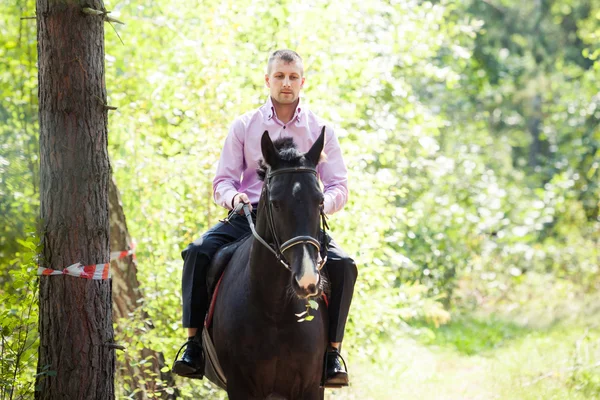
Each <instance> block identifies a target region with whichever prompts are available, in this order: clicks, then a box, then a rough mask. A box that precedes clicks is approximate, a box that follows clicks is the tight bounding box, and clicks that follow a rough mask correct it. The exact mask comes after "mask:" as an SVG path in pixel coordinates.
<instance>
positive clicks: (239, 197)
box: [231, 193, 252, 215]
mask: <svg viewBox="0 0 600 400" xmlns="http://www.w3.org/2000/svg"><path fill="white" fill-rule="evenodd" d="M240 203H244V204H248V210H249V211H250V212H252V204H250V199H248V196H247V195H246V193H237V194H236V195H235V196H233V201H232V202H231V205H232V206H233V208H235V207H236V206H237V205H238V204H240ZM239 214H240V215H244V210H242V209H240V211H239Z"/></svg>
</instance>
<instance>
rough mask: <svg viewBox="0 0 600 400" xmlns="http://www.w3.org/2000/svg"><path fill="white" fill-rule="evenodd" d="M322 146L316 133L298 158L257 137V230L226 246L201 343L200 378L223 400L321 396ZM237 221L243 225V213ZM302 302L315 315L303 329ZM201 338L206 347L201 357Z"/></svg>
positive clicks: (282, 145) (279, 143) (286, 146)
mask: <svg viewBox="0 0 600 400" xmlns="http://www.w3.org/2000/svg"><path fill="white" fill-rule="evenodd" d="M324 140H325V128H324V127H323V130H322V131H321V135H320V136H319V138H318V139H317V141H316V142H315V143H314V144H313V146H312V147H311V149H310V150H309V151H308V152H306V153H301V152H300V151H298V149H297V148H296V146H295V144H294V143H293V141H292V140H291V139H290V138H287V139H279V140H276V141H275V143H273V142H272V141H271V138H270V137H269V134H268V132H267V131H265V132H264V133H263V135H262V138H261V151H262V155H263V160H262V161H261V163H260V169H259V171H258V173H259V176H260V177H261V178H262V180H263V187H262V192H261V197H260V200H259V203H258V211H257V217H256V227H254V225H253V224H252V220H251V219H250V218H249V222H250V224H251V228H252V230H253V235H250V236H249V237H248V238H247V239H245V240H242V241H241V243H238V244H236V245H234V246H233V247H234V250H233V252H232V253H233V254H231V255H230V258H229V261H228V262H226V267H225V271H224V274H223V275H222V278H221V281H220V282H219V285H218V286H219V288H218V296H217V297H216V299H215V301H214V304H213V305H212V306H211V308H213V307H214V308H213V310H214V314H213V316H212V323H211V324H210V326H208V327H207V329H204V333H203V335H208V336H207V337H205V338H203V339H205V340H204V343H205V352H207V353H208V357H207V364H206V365H207V374H206V375H207V377H208V378H209V379H210V380H212V381H213V382H216V383H220V386H221V387H224V388H226V390H227V394H228V396H229V399H231V400H237V399H242V400H248V399H257V400H258V399H287V400H294V399H303V400H311V399H322V398H323V396H324V392H323V387H322V386H321V384H322V377H323V368H324V365H323V364H324V362H323V361H324V354H325V351H326V348H327V332H328V314H327V307H326V305H325V303H324V300H323V298H322V293H323V290H324V281H325V279H324V278H323V277H322V276H321V274H320V269H321V267H322V266H323V264H324V262H325V260H324V258H325V254H326V245H325V244H324V243H323V241H324V237H325V235H324V234H323V230H322V229H321V224H323V225H326V221H325V214H324V213H323V193H322V191H321V188H320V186H319V182H318V178H317V172H316V167H317V164H318V163H319V160H320V158H321V153H322V151H323V145H324ZM236 211H237V210H236ZM245 212H246V217H249V212H248V208H247V207H246V208H245ZM236 217H242V218H243V216H239V215H238V216H236ZM323 229H324V227H323ZM270 243H273V245H271V244H270ZM225 252H227V250H225ZM230 252H231V251H230ZM221 258H222V257H221ZM215 259H219V254H218V255H217V256H216V257H215ZM309 299H312V300H314V301H316V302H317V304H318V305H319V306H318V309H317V310H314V309H310V311H311V314H312V317H313V319H312V320H310V321H308V320H309V319H310V318H307V319H306V320H305V321H303V322H299V318H300V317H299V316H298V315H300V316H302V315H306V314H303V312H306V311H307V309H308V307H307V303H308V300H309ZM311 303H312V302H311ZM312 305H313V306H314V303H312ZM211 313H212V312H211ZM210 338H212V344H213V345H214V346H213V347H212V348H209V349H207V347H206V346H207V341H206V339H210ZM209 347H210V346H209ZM215 353H216V354H215ZM209 358H210V359H213V358H217V359H218V360H217V364H219V365H220V371H221V373H220V374H219V375H221V374H222V376H221V377H220V378H221V379H215V378H218V377H215V373H214V371H213V370H212V368H211V366H209V361H210V360H208V359H209ZM213 361H214V360H213Z"/></svg>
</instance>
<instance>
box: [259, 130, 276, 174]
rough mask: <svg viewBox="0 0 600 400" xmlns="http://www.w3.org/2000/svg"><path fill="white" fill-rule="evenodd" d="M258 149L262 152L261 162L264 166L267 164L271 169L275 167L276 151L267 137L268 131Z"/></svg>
mask: <svg viewBox="0 0 600 400" xmlns="http://www.w3.org/2000/svg"><path fill="white" fill-rule="evenodd" d="M260 147H261V150H262V155H263V160H264V161H265V163H266V164H268V165H269V166H270V167H271V168H274V167H275V164H276V162H277V150H276V149H275V146H274V145H273V142H272V141H271V137H270V136H269V131H265V132H264V133H263V135H262V138H261V140H260Z"/></svg>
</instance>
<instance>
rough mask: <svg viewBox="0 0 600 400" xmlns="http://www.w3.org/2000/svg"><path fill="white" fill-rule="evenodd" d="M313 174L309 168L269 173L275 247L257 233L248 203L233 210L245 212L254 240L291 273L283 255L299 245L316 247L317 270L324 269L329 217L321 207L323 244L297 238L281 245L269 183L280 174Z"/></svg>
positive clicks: (268, 195)
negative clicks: (274, 219) (317, 256)
mask: <svg viewBox="0 0 600 400" xmlns="http://www.w3.org/2000/svg"><path fill="white" fill-rule="evenodd" d="M307 172H308V173H312V174H314V175H315V176H316V175H317V171H316V170H315V169H313V168H307V167H296V168H282V169H280V170H277V171H273V172H269V173H268V175H267V178H266V179H267V180H266V183H265V185H266V188H265V191H266V196H267V199H266V200H267V219H268V221H269V227H270V229H271V232H272V234H273V240H274V242H275V243H274V244H275V245H274V246H271V245H270V244H269V243H267V242H266V241H265V240H264V239H263V238H262V237H261V236H260V235H259V234H258V232H256V229H255V227H254V222H253V221H252V215H251V214H250V210H249V209H248V204H247V203H239V204H238V205H237V206H236V207H235V209H234V210H232V213H238V212H239V211H240V209H243V210H244V215H245V216H246V219H247V220H248V224H249V225H250V229H251V230H252V235H253V236H254V238H256V240H258V241H259V242H260V243H261V244H262V245H263V246H265V247H266V248H267V249H268V250H269V251H270V252H271V253H273V255H274V256H275V258H276V259H277V261H279V262H280V263H281V265H283V266H284V267H285V268H287V269H288V270H289V271H291V270H292V269H291V267H290V265H289V263H288V262H287V260H286V259H285V256H284V255H283V252H284V251H286V250H289V249H291V248H292V247H294V246H296V245H299V244H311V245H313V246H315V248H316V249H317V253H318V254H319V259H320V260H319V262H318V266H317V269H318V270H321V268H323V265H325V262H326V261H327V241H326V239H325V238H326V233H325V229H329V224H328V223H327V216H326V215H325V211H324V210H323V206H321V208H320V210H319V212H320V215H321V225H322V231H323V234H322V235H323V238H322V242H320V241H319V240H317V239H315V238H314V237H312V236H295V237H293V238H291V239H289V240H287V241H285V242H283V243H282V244H279V238H278V237H277V231H276V230H275V223H274V221H273V210H272V205H271V201H270V191H269V183H270V180H271V178H272V177H273V176H275V175H280V174H286V173H307Z"/></svg>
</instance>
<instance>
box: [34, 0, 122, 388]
mask: <svg viewBox="0 0 600 400" xmlns="http://www.w3.org/2000/svg"><path fill="white" fill-rule="evenodd" d="M82 7H84V6H83V5H82V4H80V3H79V2H77V1H73V0H38V1H37V28H38V59H39V61H38V62H39V75H38V78H39V121H40V180H41V185H40V203H41V204H40V206H41V229H42V232H41V235H42V243H43V246H44V250H43V257H42V260H41V265H43V266H46V267H50V268H53V269H63V268H64V267H66V266H68V265H71V264H74V263H76V262H81V263H82V264H84V265H91V264H102V263H106V262H108V261H109V255H110V253H109V219H108V217H109V215H108V180H109V177H110V166H109V160H108V150H107V114H106V110H105V109H104V106H103V104H104V103H105V102H106V89H105V82H104V26H103V20H102V18H101V17H100V16H95V15H88V14H85V13H83V12H82ZM85 7H90V8H94V9H97V10H103V9H104V6H103V4H102V1H101V0H90V1H89V2H86V3H85ZM110 285H111V283H110V281H109V280H88V279H83V278H78V277H72V276H67V275H62V276H42V277H40V294H39V299H40V313H39V315H40V317H39V318H40V320H39V331H40V348H39V354H38V373H39V374H40V375H39V376H38V378H37V382H36V389H37V390H36V398H37V399H69V400H76V399H82V400H88V399H103V400H105V399H113V398H114V369H115V356H114V349H113V348H112V347H111V344H112V342H113V329H112V322H111V314H112V304H111V301H112V299H111V286H110Z"/></svg>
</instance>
